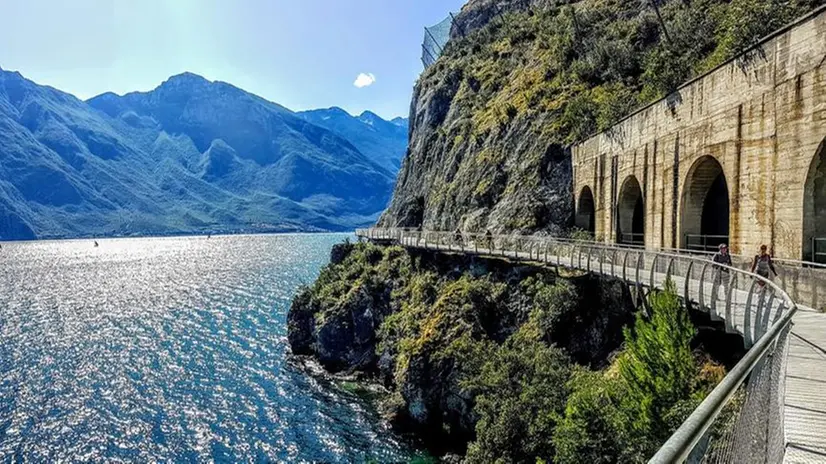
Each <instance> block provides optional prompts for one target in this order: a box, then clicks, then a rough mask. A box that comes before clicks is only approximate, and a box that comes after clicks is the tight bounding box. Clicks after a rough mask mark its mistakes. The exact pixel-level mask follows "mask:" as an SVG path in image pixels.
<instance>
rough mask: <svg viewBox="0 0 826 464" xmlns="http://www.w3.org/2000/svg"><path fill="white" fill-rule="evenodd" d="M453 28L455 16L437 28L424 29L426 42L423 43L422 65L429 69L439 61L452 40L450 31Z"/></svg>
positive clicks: (446, 19) (448, 18)
mask: <svg viewBox="0 0 826 464" xmlns="http://www.w3.org/2000/svg"><path fill="white" fill-rule="evenodd" d="M452 27H453V16H452V15H450V16H448V17H447V18H445V19H444V21H442V22H440V23H439V24H436V25H435V26H431V27H426V28H424V41H423V42H422V64H424V67H425V68H429V67H430V66H432V65H433V63H435V62H436V60H437V59H439V56H441V54H442V50H444V48H445V45H447V41H448V40H450V29H451V28H452Z"/></svg>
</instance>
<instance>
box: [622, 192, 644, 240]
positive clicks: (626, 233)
mask: <svg viewBox="0 0 826 464" xmlns="http://www.w3.org/2000/svg"><path fill="white" fill-rule="evenodd" d="M617 243H622V244H626V245H644V244H645V202H644V199H643V197H642V188H640V182H639V181H638V180H637V178H636V177H634V176H628V177H627V178H626V179H625V181H624V182H623V183H622V188H621V189H620V193H619V199H618V201H617Z"/></svg>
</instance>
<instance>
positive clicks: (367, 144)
mask: <svg viewBox="0 0 826 464" xmlns="http://www.w3.org/2000/svg"><path fill="white" fill-rule="evenodd" d="M296 115H297V116H299V117H301V118H303V119H305V120H307V121H309V122H311V123H313V124H315V125H316V126H320V127H323V128H325V129H327V130H329V131H331V132H333V133H335V134H336V135H338V136H340V137H342V138H344V139H347V140H349V141H351V142H352V143H353V145H355V146H356V148H358V149H359V151H361V152H362V153H364V155H365V156H367V157H368V158H369V159H370V160H372V161H373V162H375V163H377V164H378V165H379V166H381V167H383V168H385V169H387V170H388V171H390V172H392V173H393V174H395V173H396V172H398V171H399V167H400V166H401V162H402V158H404V155H405V153H406V152H407V130H408V126H407V120H406V119H403V118H395V119H393V120H392V121H386V120H384V119H382V118H381V117H380V116H378V115H377V114H375V113H373V112H370V111H365V112H363V113H362V114H360V115H359V116H358V117H354V116H351V115H350V114H349V113H347V112H346V111H344V110H343V109H341V108H335V107H333V108H329V109H319V110H311V111H302V112H299V113H296Z"/></svg>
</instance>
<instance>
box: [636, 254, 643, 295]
mask: <svg viewBox="0 0 826 464" xmlns="http://www.w3.org/2000/svg"><path fill="white" fill-rule="evenodd" d="M638 253H639V254H638V255H637V274H636V276H635V277H636V279H637V288H638V289H641V288H642V280H640V267H641V262H642V260H643V253H642V252H638Z"/></svg>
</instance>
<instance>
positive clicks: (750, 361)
mask: <svg viewBox="0 0 826 464" xmlns="http://www.w3.org/2000/svg"><path fill="white" fill-rule="evenodd" d="M390 230H392V232H388V231H390ZM356 235H357V236H359V237H364V238H368V239H370V238H373V237H388V236H390V237H394V238H397V239H398V241H399V243H404V244H405V245H406V246H412V247H422V245H421V244H420V240H419V239H420V238H421V237H422V236H423V235H426V236H427V237H428V238H433V237H437V240H435V241H436V242H437V243H441V242H442V241H443V239H445V238H446V239H447V240H448V243H450V242H451V241H454V242H455V241H456V240H457V239H458V241H460V242H461V244H462V246H461V247H460V248H461V249H463V250H464V249H465V245H464V244H465V243H467V242H469V241H470V240H473V241H474V248H473V250H474V251H473V252H471V251H470V249H468V251H466V252H467V253H474V254H480V255H493V254H494V252H499V251H501V252H502V254H503V255H505V254H506V252H507V251H513V256H514V257H516V258H519V251H516V250H506V249H505V248H506V247H500V248H501V249H500V250H494V248H495V247H496V246H497V245H500V244H503V243H508V242H507V241H513V239H516V242H517V243H518V244H519V248H518V249H523V248H524V247H523V246H522V244H523V242H528V243H530V244H531V246H532V245H533V244H534V243H539V244H540V245H542V246H543V247H544V249H545V257H544V259H543V258H542V257H541V256H540V255H539V254H537V257H536V259H535V260H536V261H540V262H545V263H548V264H553V263H556V265H557V266H559V265H560V264H562V261H561V253H559V251H560V250H562V251H563V252H564V250H565V247H571V250H570V267H572V268H578V269H580V270H586V267H587V270H588V271H589V272H596V271H592V270H594V269H597V266H594V265H593V264H592V263H591V261H592V256H593V255H594V251H595V250H598V251H599V253H598V254H597V255H596V256H597V259H599V261H600V262H599V266H598V268H599V272H600V273H602V272H603V262H604V260H605V257H606V256H609V255H610V256H611V261H610V269H611V271H610V275H614V276H615V277H619V274H618V273H617V272H616V271H615V266H616V265H617V263H616V261H617V259H616V256H617V253H618V252H622V253H624V254H625V256H624V257H623V260H622V264H621V265H622V270H621V275H622V278H623V279H624V280H626V281H628V282H629V283H631V282H632V281H633V282H634V283H635V284H636V286H637V287H638V288H639V287H640V286H641V285H643V282H642V281H641V277H640V271H641V270H642V269H643V268H644V266H646V265H647V263H646V262H645V261H646V258H650V263H651V267H650V269H648V268H645V270H647V271H649V272H650V274H649V275H648V276H647V277H648V280H649V282H648V284H649V286H650V287H653V286H655V284H656V282H655V273H656V272H657V266H658V263H667V268H666V271H665V273H666V276H667V277H666V278H667V279H670V278H672V272H673V267H674V263H675V262H676V263H679V262H681V261H687V264H688V267H687V272H686V275H685V277H682V278H684V279H685V289H684V293H685V294H684V295H682V296H683V297H684V299H685V300H686V301H687V302H688V301H689V300H690V295H689V294H688V293H689V282H691V281H695V282H696V283H698V284H699V285H698V293H699V299H700V307H701V309H702V308H704V307H705V305H704V302H703V300H704V299H705V295H704V293H705V289H704V287H705V285H706V284H708V283H709V282H707V280H706V275H707V274H708V273H707V270H708V268H709V267H711V268H713V269H714V270H715V272H712V273H711V274H713V275H716V277H714V279H719V278H720V275H721V274H722V271H726V272H727V273H728V274H734V277H735V279H733V280H734V283H733V284H732V283H728V284H727V285H728V288H727V291H726V296H725V297H724V298H725V300H726V301H725V304H726V309H725V314H724V315H725V317H726V327H727V328H728V327H730V326H733V325H734V324H733V323H732V321H731V320H730V319H736V316H732V314H733V309H732V300H733V297H732V295H733V294H734V292H735V290H734V287H735V286H736V285H738V279H737V278H736V276H737V275H740V276H745V277H747V278H749V279H751V286H750V290H749V291H748V293H747V298H746V304H745V309H744V312H743V318H744V327H743V336H744V339H745V341H746V347H747V348H750V349H749V350H748V351H747V352H746V355H745V356H744V357H743V358H742V359H741V360H740V362H738V363H737V365H736V366H735V367H734V368H733V369H732V370H731V371H729V373H728V374H727V375H726V376H725V378H723V380H722V381H721V382H720V383H719V384H718V385H717V386H716V387H715V388H714V390H712V392H711V393H710V394H709V395H708V396H707V397H706V398H705V400H704V401H703V402H702V403H700V405H699V406H698V407H697V408H696V409H695V410H694V411H693V412H692V413H691V414H690V415H689V417H688V418H687V419H686V420H685V421H684V422H683V424H682V425H681V426H680V427H679V428H678V429H677V431H676V432H674V434H673V435H672V436H671V437H670V438H669V439H668V440H667V441H666V443H665V444H664V445H663V446H662V447H661V448H660V450H659V451H658V452H657V453H656V454H655V455H654V456H653V457H652V458H651V460H650V461H649V462H650V463H655V464H660V463H673V462H682V461H683V460H685V459H686V458H687V457H688V456H689V455H690V454H691V452H692V451H693V449H694V447H695V446H696V445H697V443H698V442H699V441H700V439H701V438H702V437H703V436H704V435H705V434H706V432H707V431H708V430H709V428H710V427H711V426H712V424H713V423H714V421H715V419H716V418H717V416H718V415H719V414H720V412H721V411H722V409H723V408H724V407H725V406H726V404H728V402H729V400H730V399H731V398H732V396H733V395H734V394H735V392H736V391H737V389H738V388H740V385H742V384H743V382H745V380H746V378H747V377H748V375H749V373H751V371H752V370H753V369H754V368H755V366H757V364H758V363H759V362H760V360H761V359H763V356H764V355H765V354H766V353H767V352H768V350H769V349H770V348H771V347H772V346H774V343H775V342H776V341H777V340H778V337H780V335H781V334H782V333H783V331H784V330H785V329H786V328H787V327H788V326H789V325H790V324H791V322H792V318H793V317H794V315H795V313H796V312H797V311H798V306H797V303H795V301H794V300H793V299H792V298H791V297H790V296H789V294H788V293H786V291H785V290H783V289H782V288H781V287H780V286H778V285H777V284H775V283H774V282H772V281H770V280H768V279H765V278H763V277H761V276H759V275H757V274H754V273H752V272H750V271H746V270H743V269H739V268H736V267H732V266H727V265H723V264H719V263H714V262H711V261H710V260H709V259H708V257H707V256H708V255H705V257H700V256H697V255H696V254H689V253H683V254H681V253H673V252H665V251H660V250H656V251H655V250H645V249H639V248H632V247H624V246H619V245H614V244H605V243H597V242H594V241H588V240H575V239H568V238H557V237H537V236H518V235H511V236H504V235H492V234H491V235H487V234H478V233H457V232H439V231H427V232H422V231H396V230H393V229H389V230H388V229H359V230H357V231H356ZM404 239H407V240H404ZM480 239H481V243H482V244H483V245H487V246H488V247H489V248H488V249H487V252H488V253H484V251H485V249H482V250H481V251H480V249H479V247H478V245H479V243H477V242H476V240H480ZM511 243H512V242H511ZM554 246H555V247H557V249H555V250H554V254H556V256H552V255H551V256H549V255H548V250H549V248H551V247H554ZM436 247H437V248H438V245H436ZM423 248H429V247H428V243H427V241H426V242H425V243H424V246H423ZM518 249H517V250H518ZM531 249H532V248H531ZM577 249H578V250H577ZM584 250H587V251H585V252H587V254H588V255H587V265H585V264H583V263H582V261H583V260H582V253H583V251H584ZM606 251H607V252H609V253H606ZM577 252H578V253H577ZM576 255H578V257H579V258H578V259H575V256H576ZM632 255H636V259H635V261H636V265H634V263H633V262H632V263H631V266H632V270H633V269H634V268H635V272H634V273H632V274H631V275H628V274H627V273H626V270H627V269H628V267H629V257H630V256H632ZM566 256H568V255H566ZM527 259H528V260H530V261H534V255H533V253H530V255H529V257H528V258H527ZM565 259H566V260H567V259H569V258H567V257H566V258H565ZM632 261H634V260H632ZM606 264H608V263H606ZM695 264H696V265H698V266H695ZM699 266H702V267H699ZM698 268H699V269H702V272H701V276H700V279H699V280H698V279H696V278H693V277H692V270H693V269H698ZM745 282H746V281H744V283H745ZM758 284H760V285H759V286H760V288H761V291H760V295H759V296H758V302H757V306H758V308H757V311H756V313H757V314H755V318H754V319H755V321H756V322H755V323H752V322H751V320H752V317H751V312H752V300H753V299H752V297H753V296H754V293H755V289H756V288H757V287H758ZM711 285H712V294H711V295H709V297H710V298H711V299H712V300H713V301H712V304H711V305H710V308H711V309H710V310H711V311H714V312H716V307H717V304H716V298H717V295H716V294H715V290H714V289H715V288H716V287H717V286H719V285H720V283H719V280H714V281H712V282H711ZM766 289H770V290H771V295H769V297H768V303H767V304H766V303H765V300H766ZM777 296H779V297H780V300H782V303H779V305H778V310H777V313H776V314H775V316H774V318H773V321H772V323H771V326H768V322H769V317H770V314H769V312H771V310H772V306H773V303H774V301H775V297H777ZM738 304H739V303H738ZM764 308H767V309H765V311H766V314H765V315H763V314H762V313H763V311H764ZM784 310H785V311H784ZM751 343H753V345H752V344H751Z"/></svg>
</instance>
